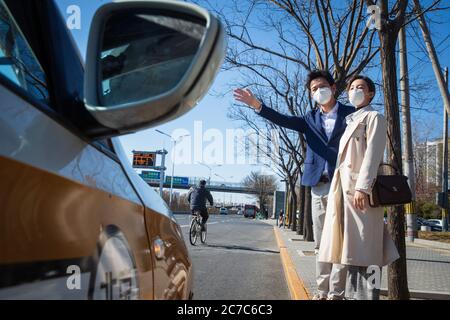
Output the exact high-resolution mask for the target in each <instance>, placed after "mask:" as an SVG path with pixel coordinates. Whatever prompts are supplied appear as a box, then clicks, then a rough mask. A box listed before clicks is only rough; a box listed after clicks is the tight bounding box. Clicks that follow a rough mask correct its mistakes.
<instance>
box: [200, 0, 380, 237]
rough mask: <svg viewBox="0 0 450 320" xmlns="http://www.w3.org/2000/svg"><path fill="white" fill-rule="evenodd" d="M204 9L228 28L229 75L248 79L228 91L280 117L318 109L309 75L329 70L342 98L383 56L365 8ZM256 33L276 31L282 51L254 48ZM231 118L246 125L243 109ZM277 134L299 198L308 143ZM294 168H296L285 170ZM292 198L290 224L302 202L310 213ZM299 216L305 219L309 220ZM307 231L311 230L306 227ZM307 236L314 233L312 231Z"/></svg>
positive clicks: (250, 4) (282, 4) (253, 0)
mask: <svg viewBox="0 0 450 320" xmlns="http://www.w3.org/2000/svg"><path fill="white" fill-rule="evenodd" d="M204 2H205V1H202V4H204ZM206 2H207V5H208V6H209V7H210V9H211V10H212V11H214V12H215V13H216V14H217V15H219V16H220V17H221V19H222V20H223V21H224V22H225V25H226V30H227V34H228V36H229V39H230V41H229V46H228V52H227V57H226V64H225V66H224V70H226V71H228V70H235V69H237V70H240V71H241V74H242V77H243V79H244V80H241V81H240V82H239V83H238V84H236V83H233V84H230V85H231V87H236V86H239V87H248V86H251V87H252V90H255V88H256V89H257V91H258V92H259V96H260V97H262V99H261V100H263V101H265V102H266V104H268V105H269V106H270V107H273V108H274V109H277V110H279V111H281V112H283V113H289V114H292V115H304V114H305V113H306V112H307V111H309V110H311V109H312V108H314V104H313V103H312V101H311V99H310V98H309V92H308V91H307V90H305V88H304V86H303V83H302V80H301V79H302V78H304V75H305V72H308V71H310V70H312V69H315V68H319V69H330V71H331V72H332V73H333V75H334V77H335V79H336V84H337V96H339V95H340V94H341V93H342V92H343V90H344V88H345V83H346V80H347V79H348V78H350V77H351V76H353V75H354V74H357V73H360V72H361V70H363V69H364V68H367V67H368V66H369V63H370V62H371V60H372V59H373V57H374V56H376V53H377V52H378V49H377V48H374V47H373V46H372V42H373V39H374V35H375V32H374V31H370V29H369V28H368V27H367V26H366V24H365V17H364V10H363V9H364V8H363V7H364V6H363V4H364V1H363V0H354V1H351V2H349V3H347V4H345V5H341V6H336V5H334V4H333V5H334V6H332V5H331V2H330V1H323V0H320V1H319V0H316V1H306V0H303V1H297V0H295V1H294V0H272V1H269V0H266V1H261V0H247V1H242V0H232V1H227V2H221V3H220V4H221V5H222V7H219V5H218V4H217V3H214V4H211V1H206ZM223 3H225V4H223ZM267 12H271V15H269V16H268V15H267V14H266V13H267ZM255 21H256V22H255ZM252 29H259V30H274V32H275V33H276V41H275V42H276V44H277V46H276V47H268V46H266V45H264V44H261V43H258V42H257V41H255V40H254V36H253V35H252V32H251V30H252ZM315 30H318V31H315ZM231 117H232V118H234V119H243V120H244V122H247V120H248V118H247V117H246V116H244V115H243V112H242V110H239V109H238V110H236V111H232V112H231ZM252 122H254V123H257V121H253V120H252ZM247 123H248V122H247ZM277 130H279V132H280V135H279V137H280V139H282V140H283V144H284V145H283V146H282V147H284V148H285V149H286V151H287V153H286V155H287V156H288V157H289V156H290V155H292V157H293V158H292V159H291V160H292V161H289V159H287V160H286V161H285V163H284V164H283V163H282V162H281V161H278V163H277V165H279V166H280V168H281V169H282V171H284V177H283V178H285V179H286V180H288V184H289V188H290V190H295V185H296V180H297V179H298V175H299V174H300V175H301V174H302V172H301V166H302V165H303V159H304V156H305V152H306V143H305V141H304V140H303V135H299V136H298V135H297V136H295V135H289V134H288V133H287V132H286V130H285V129H283V128H277ZM298 142H300V144H301V148H299V147H298ZM292 163H294V164H295V166H294V167H291V169H290V170H286V169H287V166H289V165H290V164H292ZM295 167H298V168H295ZM305 191H306V192H304V193H303V192H301V193H300V195H301V197H303V196H304V197H309V196H310V189H306V190H305ZM290 195H291V197H292V198H291V199H289V200H290V202H291V203H292V204H293V206H291V208H292V210H290V211H289V212H287V213H286V214H289V216H290V217H291V218H292V215H293V214H295V211H296V207H297V205H298V202H301V203H302V211H303V210H304V208H306V209H307V210H308V208H310V206H308V205H306V206H305V207H303V204H306V201H305V200H306V199H305V198H303V199H300V201H298V200H297V194H296V193H295V192H291V193H290ZM302 213H303V212H302ZM302 216H303V217H305V218H307V217H308V216H310V213H307V214H302ZM289 221H293V222H294V223H293V224H292V225H291V227H292V229H294V230H295V229H296V227H297V226H296V224H297V223H296V220H295V219H289ZM303 222H305V221H303ZM306 223H312V222H311V220H307V221H306ZM303 224H304V223H303ZM305 228H306V229H308V230H312V226H311V225H310V226H308V225H306V226H305Z"/></svg>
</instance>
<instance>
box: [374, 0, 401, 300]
mask: <svg viewBox="0 0 450 320" xmlns="http://www.w3.org/2000/svg"><path fill="white" fill-rule="evenodd" d="M366 3H367V5H368V6H372V5H375V2H374V1H371V0H366ZM407 5H408V1H407V0H406V1H405V0H404V1H400V0H399V1H396V2H395V4H394V6H393V8H394V9H393V10H392V11H391V10H389V3H388V0H382V1H379V2H378V6H379V10H380V11H379V13H380V16H379V18H380V19H381V23H380V28H379V30H378V36H379V41H380V60H381V70H382V78H383V93H384V107H385V117H386V120H387V123H388V130H387V131H388V132H387V134H388V139H387V140H388V146H387V157H388V162H389V163H390V164H392V165H393V166H395V167H396V168H397V170H398V171H400V172H402V162H401V159H402V157H401V150H402V149H401V136H400V117H399V103H398V86H397V60H396V54H395V48H396V43H397V38H398V34H399V31H400V28H401V27H402V26H403V24H404V22H405V15H406V8H407ZM391 17H392V18H391ZM404 213H405V212H404V207H403V206H396V207H391V208H388V229H389V232H390V234H391V236H392V238H393V240H394V242H395V244H396V246H397V249H398V251H399V254H400V258H399V259H398V260H396V261H395V262H393V263H392V264H390V265H389V266H388V296H389V298H390V299H409V290H408V279H407V273H406V244H405V229H404V227H405V220H404Z"/></svg>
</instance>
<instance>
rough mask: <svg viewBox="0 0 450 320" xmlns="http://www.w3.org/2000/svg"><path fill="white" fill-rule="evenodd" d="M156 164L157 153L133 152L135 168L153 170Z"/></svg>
mask: <svg viewBox="0 0 450 320" xmlns="http://www.w3.org/2000/svg"><path fill="white" fill-rule="evenodd" d="M155 162H156V153H155V152H148V151H133V168H144V169H148V168H153V167H154V166H155Z"/></svg>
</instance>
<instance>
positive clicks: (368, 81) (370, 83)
mask: <svg viewBox="0 0 450 320" xmlns="http://www.w3.org/2000/svg"><path fill="white" fill-rule="evenodd" d="M358 79H361V80H364V81H365V82H366V84H367V87H368V88H369V92H373V97H372V99H370V101H372V100H373V98H374V97H375V93H376V89H375V83H374V82H373V81H372V79H370V78H369V77H366V76H363V75H360V74H357V75H356V76H353V77H351V78H350V80H349V81H348V82H347V88H346V89H347V91H349V90H350V87H351V85H352V83H353V82H354V81H355V80H358Z"/></svg>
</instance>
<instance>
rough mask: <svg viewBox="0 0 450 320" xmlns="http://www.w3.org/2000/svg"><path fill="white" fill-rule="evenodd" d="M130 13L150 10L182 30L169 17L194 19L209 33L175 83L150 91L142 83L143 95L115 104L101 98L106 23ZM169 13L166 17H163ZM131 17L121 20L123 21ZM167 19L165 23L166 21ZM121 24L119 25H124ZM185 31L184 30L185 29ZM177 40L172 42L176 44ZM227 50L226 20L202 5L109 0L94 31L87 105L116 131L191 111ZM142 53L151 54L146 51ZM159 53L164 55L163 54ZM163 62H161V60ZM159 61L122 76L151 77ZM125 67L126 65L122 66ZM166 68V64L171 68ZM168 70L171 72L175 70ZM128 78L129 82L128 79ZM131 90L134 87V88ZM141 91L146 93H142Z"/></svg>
mask: <svg viewBox="0 0 450 320" xmlns="http://www.w3.org/2000/svg"><path fill="white" fill-rule="evenodd" d="M130 12H132V13H133V14H134V15H135V16H136V17H141V16H142V15H145V17H150V18H152V17H153V16H152V15H154V17H156V18H154V19H150V20H152V23H154V22H155V21H156V23H157V24H159V23H160V22H161V21H163V23H162V24H161V25H162V27H163V28H165V29H167V28H166V27H167V26H168V27H169V29H170V28H171V27H172V26H174V25H175V28H178V29H180V27H179V26H178V25H177V24H176V23H172V24H171V23H165V22H164V21H165V20H167V19H169V21H170V19H172V21H175V22H177V21H176V20H174V19H179V21H185V22H186V21H188V22H189V21H195V23H202V24H204V28H202V30H203V31H204V33H203V35H202V36H201V38H199V41H198V49H197V51H196V52H195V54H193V55H192V56H190V57H189V59H191V60H189V61H190V62H189V63H187V64H186V63H185V66H186V67H185V69H186V70H185V71H184V73H183V74H180V78H179V79H177V81H176V83H174V85H173V87H170V88H167V89H166V90H164V91H159V92H156V93H154V94H150V93H149V94H148V95H147V94H145V92H146V88H145V87H144V88H142V87H141V88H140V90H141V92H140V93H141V96H139V98H138V99H136V98H133V99H124V101H120V99H116V100H118V101H115V100H114V99H112V100H111V101H112V102H113V103H107V104H105V103H104V102H105V99H103V98H102V97H103V95H104V94H105V89H104V88H103V86H102V83H103V79H104V76H105V72H104V68H103V67H102V66H103V65H104V64H103V61H102V58H103V59H104V57H102V56H101V54H102V50H103V48H102V45H103V43H104V38H105V35H106V34H105V33H106V31H105V26H106V24H107V23H108V21H110V20H109V19H111V17H116V19H115V20H118V21H119V22H120V19H121V17H122V15H123V16H124V17H127V15H126V14H124V13H130ZM174 17H175V18H174ZM161 18H162V19H161ZM164 18H167V19H165V20H164ZM124 19H125V18H124ZM111 20H113V19H111ZM147 20H148V19H147ZM199 21H201V22H199ZM127 22H128V21H122V23H127ZM164 23H165V25H163V24H164ZM181 24H182V23H181ZM154 25H155V24H154ZM117 29H119V30H120V26H119V27H118V28H117ZM171 30H172V29H171ZM186 31H187V30H186ZM142 33H145V30H144V31H143V32H142ZM174 33H176V31H175V32H174ZM181 33H185V32H184V31H183V30H181ZM186 33H189V32H186ZM191 33H192V31H191ZM154 37H155V38H156V37H158V35H157V34H156V35H154ZM137 41H139V39H138V40H137ZM137 41H135V42H134V43H136V42H137ZM169 42H170V41H169ZM173 42H174V41H172V43H169V44H168V45H170V44H173ZM181 45H183V42H181ZM148 47H149V46H147V47H146V48H148ZM191 47H192V46H191ZM181 49H183V48H181ZM225 49H226V39H225V31H224V28H223V25H222V23H221V22H220V21H219V20H218V19H217V18H216V17H214V16H213V15H211V14H210V13H209V12H208V11H206V10H204V9H202V8H201V7H199V6H196V5H193V4H188V3H185V2H178V1H177V2H175V1H125V2H113V3H108V4H105V5H103V6H102V7H101V8H99V10H98V11H97V12H96V13H95V16H94V18H93V20H92V25H91V29H90V33H89V40H88V46H87V55H86V67H85V79H84V93H85V98H84V105H85V107H86V109H87V110H88V111H89V112H90V113H91V114H92V116H93V117H94V118H95V119H96V120H97V121H98V122H99V123H100V124H101V125H103V126H105V127H107V128H109V129H111V132H112V134H111V136H113V135H121V134H125V133H130V132H135V131H137V130H140V129H144V128H149V127H153V126H156V125H159V124H162V123H164V122H167V121H169V120H172V119H175V118H177V117H179V116H181V115H183V114H184V113H186V112H187V111H189V110H191V109H192V108H193V107H194V106H195V105H196V104H197V101H198V100H200V99H201V98H202V97H203V96H204V95H205V94H206V92H207V91H208V89H209V87H210V86H211V84H212V82H213V80H214V78H215V76H216V74H217V73H218V71H219V69H220V66H221V64H222V62H223V59H224V57H225ZM177 50H178V52H182V50H180V48H179V47H177ZM137 56H138V57H143V58H146V57H147V55H144V54H142V55H137ZM159 57H160V58H161V55H160V56H159ZM164 62H165V61H162V64H164ZM159 65H161V63H160V64H158V63H156V62H155V63H154V64H153V65H150V67H149V66H144V67H140V68H139V69H136V70H138V71H137V72H135V71H131V72H128V71H127V73H126V74H125V73H123V74H121V75H119V77H120V76H122V77H127V76H129V75H130V74H132V73H133V72H134V74H138V76H144V77H145V76H149V77H150V78H151V76H150V75H149V74H150V73H152V72H153V73H155V72H154V69H157V68H158V66H159ZM169 67H170V65H169ZM121 68H122V69H123V67H121ZM167 68H168V67H166V69H164V70H165V71H166V72H167ZM152 69H153V71H152ZM148 70H150V71H148ZM168 70H169V71H170V69H168ZM183 70H184V69H183ZM134 74H132V76H131V78H133V76H134ZM123 82H124V83H126V82H127V79H125V80H124V81H123ZM146 83H150V84H151V81H148V82H146ZM128 84H129V81H128ZM123 91H124V93H126V92H127V90H126V89H123ZM149 91H151V90H149ZM128 92H130V90H129V89H128ZM142 92H144V95H143V96H142ZM111 101H110V102H111Z"/></svg>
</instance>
